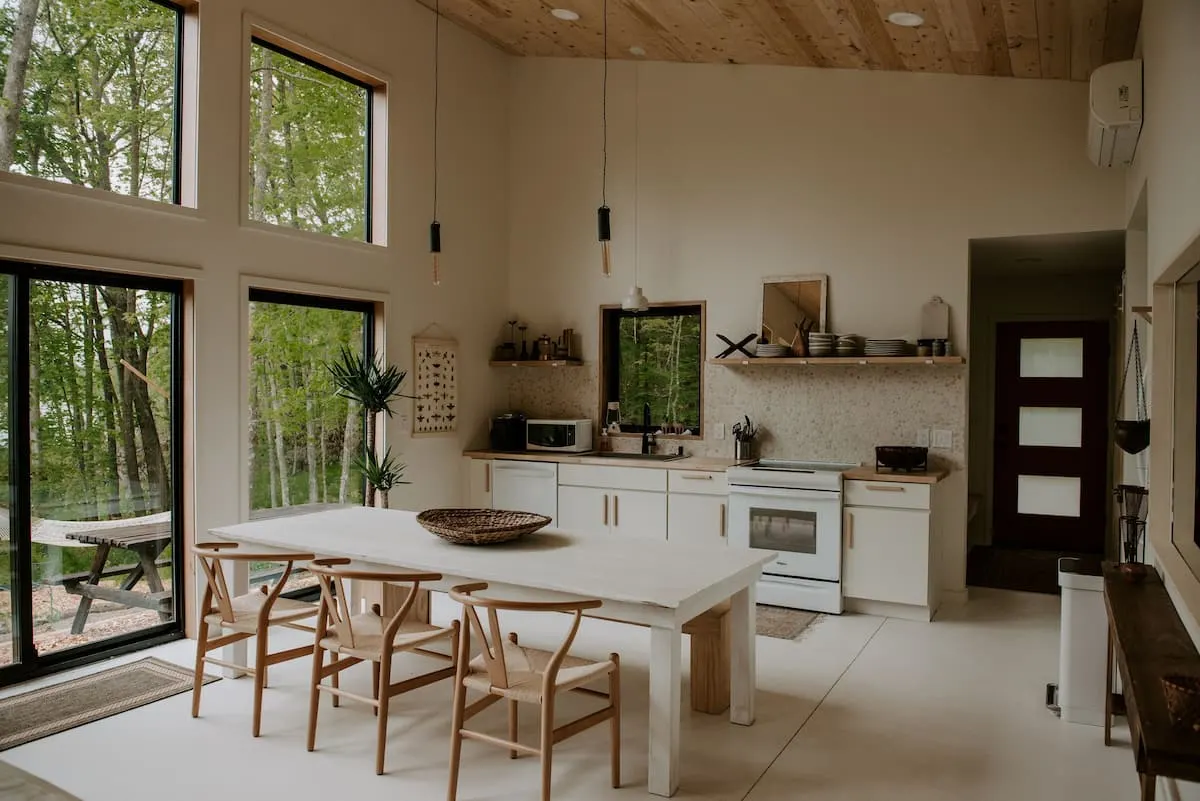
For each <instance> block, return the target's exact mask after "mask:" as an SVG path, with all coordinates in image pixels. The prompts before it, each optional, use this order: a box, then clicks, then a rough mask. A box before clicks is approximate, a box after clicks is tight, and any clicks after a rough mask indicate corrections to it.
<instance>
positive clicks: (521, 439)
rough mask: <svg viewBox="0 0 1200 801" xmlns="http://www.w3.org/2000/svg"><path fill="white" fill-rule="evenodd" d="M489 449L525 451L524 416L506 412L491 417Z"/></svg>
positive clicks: (519, 413) (518, 413)
mask: <svg viewBox="0 0 1200 801" xmlns="http://www.w3.org/2000/svg"><path fill="white" fill-rule="evenodd" d="M491 447H492V450H494V451H514V452H515V451H523V450H525V415H524V414H522V413H521V412H506V413H505V414H501V415H498V416H496V417H493V418H492V432H491Z"/></svg>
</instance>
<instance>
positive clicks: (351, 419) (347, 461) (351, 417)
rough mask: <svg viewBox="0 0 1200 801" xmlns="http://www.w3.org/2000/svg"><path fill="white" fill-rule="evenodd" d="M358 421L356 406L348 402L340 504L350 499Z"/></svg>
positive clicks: (339, 483)
mask: <svg viewBox="0 0 1200 801" xmlns="http://www.w3.org/2000/svg"><path fill="white" fill-rule="evenodd" d="M358 420H359V417H358V415H357V414H355V405H354V404H353V403H349V402H347V403H346V425H345V427H344V429H343V433H342V478H341V481H340V482H338V503H345V502H346V501H347V500H348V499H349V497H350V469H351V467H353V465H354V429H355V425H354V424H355V423H357V422H358Z"/></svg>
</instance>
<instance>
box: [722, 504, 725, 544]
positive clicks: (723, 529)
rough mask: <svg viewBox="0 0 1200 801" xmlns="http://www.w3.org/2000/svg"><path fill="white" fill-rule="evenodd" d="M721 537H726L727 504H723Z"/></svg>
mask: <svg viewBox="0 0 1200 801" xmlns="http://www.w3.org/2000/svg"><path fill="white" fill-rule="evenodd" d="M721 536H722V537H724V536H725V504H721Z"/></svg>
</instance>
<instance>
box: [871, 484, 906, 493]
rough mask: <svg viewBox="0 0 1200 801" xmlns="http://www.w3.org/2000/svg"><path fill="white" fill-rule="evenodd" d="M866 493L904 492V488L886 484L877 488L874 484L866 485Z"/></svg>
mask: <svg viewBox="0 0 1200 801" xmlns="http://www.w3.org/2000/svg"><path fill="white" fill-rule="evenodd" d="M867 492H904V487H897V486H895V485H887V484H885V485H883V486H879V485H876V484H868V485H867Z"/></svg>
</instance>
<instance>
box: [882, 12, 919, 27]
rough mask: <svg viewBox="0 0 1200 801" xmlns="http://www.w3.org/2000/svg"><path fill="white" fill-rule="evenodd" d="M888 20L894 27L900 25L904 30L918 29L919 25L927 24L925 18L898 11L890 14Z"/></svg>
mask: <svg viewBox="0 0 1200 801" xmlns="http://www.w3.org/2000/svg"><path fill="white" fill-rule="evenodd" d="M887 19H888V22H890V23H892V24H893V25H899V26H900V27H902V28H916V27H917V26H919V25H924V24H925V18H924V17H922V16H921V15H920V14H915V13H913V12H912V11H896V12H894V13H891V14H888V18H887Z"/></svg>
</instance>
